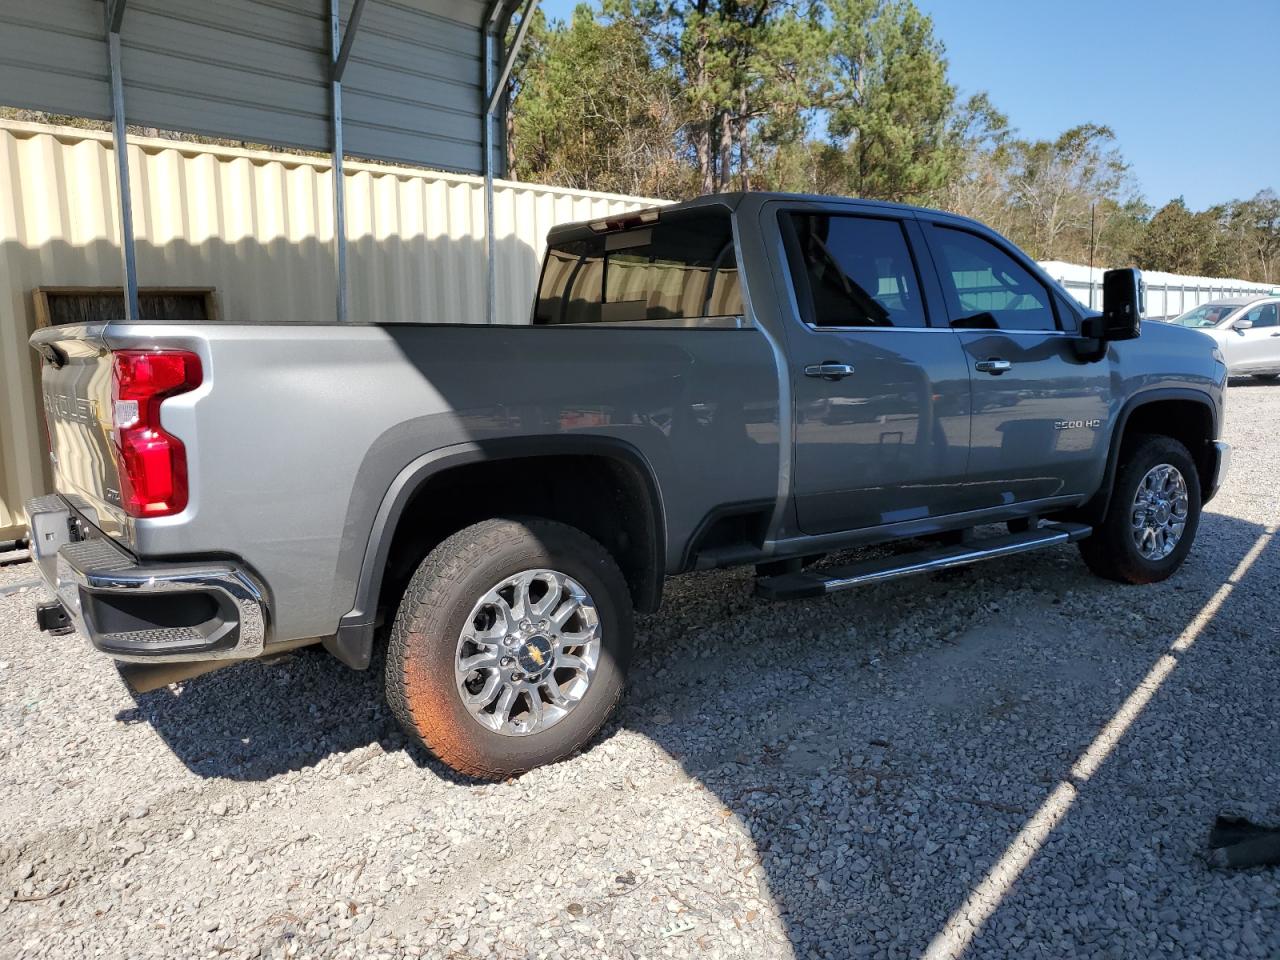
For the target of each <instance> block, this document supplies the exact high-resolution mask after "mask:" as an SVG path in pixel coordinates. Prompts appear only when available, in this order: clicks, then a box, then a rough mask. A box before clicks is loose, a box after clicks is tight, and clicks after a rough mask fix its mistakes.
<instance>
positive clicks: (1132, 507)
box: [1079, 436, 1200, 583]
mask: <svg viewBox="0 0 1280 960" xmlns="http://www.w3.org/2000/svg"><path fill="white" fill-rule="evenodd" d="M1199 526H1200V477H1199V474H1198V473H1197V471H1196V465H1195V463H1194V461H1192V459H1191V454H1190V453H1188V452H1187V448H1186V447H1185V446H1183V444H1182V443H1180V442H1179V441H1177V440H1174V439H1173V438H1172V437H1162V436H1140V437H1135V438H1134V440H1133V441H1132V442H1131V443H1128V444H1126V447H1125V450H1124V451H1123V452H1122V454H1121V460H1120V466H1119V469H1118V470H1117V471H1116V480H1115V487H1114V489H1113V490H1112V492H1111V502H1110V503H1109V504H1108V506H1107V514H1106V516H1105V517H1104V518H1103V520H1102V523H1101V524H1099V525H1098V527H1097V528H1096V529H1095V530H1094V532H1093V535H1092V536H1090V537H1088V538H1087V539H1085V540H1082V541H1080V544H1079V546H1080V555H1081V556H1082V557H1083V558H1084V562H1085V563H1086V564H1088V566H1089V569H1090V570H1092V571H1093V572H1094V573H1096V574H1097V575H1098V576H1100V577H1105V578H1106V579H1108V580H1117V581H1119V582H1121V583H1157V582H1158V581H1160V580H1164V579H1167V578H1168V577H1170V576H1171V575H1172V574H1173V573H1174V571H1176V570H1177V569H1178V567H1180V566H1182V561H1183V560H1185V559H1186V556H1187V553H1188V552H1189V551H1190V550H1191V544H1192V543H1193V542H1194V540H1195V538H1196V530H1197V529H1198V528H1199Z"/></svg>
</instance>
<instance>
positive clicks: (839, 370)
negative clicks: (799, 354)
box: [804, 360, 853, 380]
mask: <svg viewBox="0 0 1280 960" xmlns="http://www.w3.org/2000/svg"><path fill="white" fill-rule="evenodd" d="M804 375H805V376H806V377H817V378H819V379H821V380H843V379H844V378H845V377H848V376H852V375H853V364H851V363H837V362H836V361H834V360H824V361H823V362H822V363H811V364H809V365H808V366H807V367H805V368H804Z"/></svg>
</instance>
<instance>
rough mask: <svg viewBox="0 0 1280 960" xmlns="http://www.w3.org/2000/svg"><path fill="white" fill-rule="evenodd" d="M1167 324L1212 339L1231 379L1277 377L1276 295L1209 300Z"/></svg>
mask: <svg viewBox="0 0 1280 960" xmlns="http://www.w3.org/2000/svg"><path fill="white" fill-rule="evenodd" d="M1169 322H1170V323H1176V324H1178V325H1180V326H1183V327H1191V328H1193V329H1195V330H1199V331H1200V332H1201V333H1207V334H1208V335H1209V336H1211V337H1213V339H1214V340H1216V341H1217V342H1218V347H1219V348H1220V349H1221V350H1222V354H1223V356H1224V357H1226V361H1227V370H1228V371H1229V372H1230V374H1231V376H1233V377H1245V376H1247V377H1257V378H1258V379H1259V380H1275V379H1276V378H1278V377H1280V292H1277V293H1273V294H1270V295H1268V296H1263V297H1237V298H1234V299H1226V300H1213V301H1211V302H1209V303H1202V304H1201V305H1200V306H1198V307H1196V308H1195V309H1194V310H1188V311H1187V312H1186V313H1184V314H1182V315H1181V316H1179V317H1174V318H1173V319H1172V320H1170V321H1169Z"/></svg>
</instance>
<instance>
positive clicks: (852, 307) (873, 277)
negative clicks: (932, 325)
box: [789, 213, 926, 327]
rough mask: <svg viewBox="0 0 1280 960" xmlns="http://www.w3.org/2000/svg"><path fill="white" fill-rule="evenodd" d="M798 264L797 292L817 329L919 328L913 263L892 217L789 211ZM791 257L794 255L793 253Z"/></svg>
mask: <svg viewBox="0 0 1280 960" xmlns="http://www.w3.org/2000/svg"><path fill="white" fill-rule="evenodd" d="M789 216H790V217H791V222H792V225H793V226H794V227H795V231H796V239H797V241H798V243H799V257H800V260H801V262H800V263H799V264H796V263H792V265H791V273H792V279H793V280H794V282H795V284H796V292H797V294H798V295H800V296H801V297H803V289H804V288H805V287H807V289H808V291H809V293H810V295H811V296H812V298H813V310H812V314H811V316H810V317H809V318H808V319H810V320H811V322H812V323H813V324H814V326H818V327H923V326H926V322H925V312H924V305H923V303H922V302H921V299H920V282H919V278H918V277H917V276H916V268H915V263H914V262H913V261H912V259H911V251H910V249H909V248H908V247H907V238H906V236H905V235H904V234H903V232H902V224H900V223H899V222H898V221H896V220H877V219H873V218H871V217H856V216H843V215H838V214H810V213H793V214H790V215H789ZM793 256H794V254H793Z"/></svg>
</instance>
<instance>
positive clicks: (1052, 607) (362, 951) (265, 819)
mask: <svg viewBox="0 0 1280 960" xmlns="http://www.w3.org/2000/svg"><path fill="white" fill-rule="evenodd" d="M1229 408H1230V424H1229V430H1228V439H1229V440H1230V441H1231V442H1232V443H1233V444H1234V445H1235V447H1236V460H1235V465H1234V468H1233V473H1232V475H1231V478H1230V481H1229V483H1228V486H1227V488H1226V489H1225V491H1224V492H1223V493H1222V494H1221V496H1220V497H1219V498H1218V499H1217V500H1215V501H1214V503H1213V504H1212V505H1211V510H1210V512H1209V513H1208V514H1207V515H1206V517H1205V522H1204V525H1203V527H1202V528H1201V533H1200V538H1199V540H1198V542H1197V544H1196V548H1195V550H1194V551H1193V553H1192V554H1191V557H1190V559H1189V561H1188V562H1187V564H1186V566H1185V567H1184V569H1183V570H1182V572H1181V573H1180V574H1179V575H1177V576H1176V577H1174V578H1173V579H1172V580H1171V581H1169V582H1167V583H1164V584H1160V585H1158V586H1153V587H1145V588H1136V587H1122V586H1118V585H1114V584H1109V583H1104V582H1102V581H1099V580H1096V579H1094V578H1093V577H1091V576H1090V575H1089V574H1088V573H1087V572H1086V570H1085V569H1084V567H1083V565H1082V564H1081V562H1080V561H1079V560H1078V559H1077V556H1076V552H1075V550H1074V548H1064V549H1059V550H1052V551H1045V552H1041V553H1038V554H1031V555H1029V556H1028V557H1027V558H1025V559H1021V560H1017V561H1014V562H999V561H997V562H994V563H991V564H987V565H982V566H977V567H973V568H970V569H967V570H963V571H957V572H953V573H949V574H945V575H939V576H935V577H933V578H931V579H917V580H907V581H899V582H897V583H890V584H883V585H881V586H878V587H875V588H872V589H867V590H863V591H862V592H855V593H846V594H843V595H840V596H837V597H834V598H828V599H825V600H820V601H812V602H802V603H795V604H790V605H786V604H776V605H775V604H766V603H763V602H761V601H757V600H754V599H752V598H751V597H750V595H749V578H748V576H747V575H746V574H745V573H743V572H731V573H715V574H707V575H697V576H691V577H687V578H684V579H682V580H681V581H677V582H674V583H672V584H671V585H670V590H669V593H668V597H667V601H666V605H665V607H664V610H663V613H662V614H661V615H660V616H656V617H652V618H649V619H647V620H645V621H643V622H642V623H641V625H640V644H641V646H640V650H639V653H638V657H637V662H636V664H635V669H634V682H633V684H632V687H631V691H630V693H629V695H628V697H627V698H626V700H625V703H624V706H623V708H622V709H621V711H620V715H619V717H618V719H617V720H616V721H615V722H614V723H612V724H611V725H610V727H609V728H608V729H607V731H606V733H605V735H604V736H603V737H602V739H601V740H600V742H599V743H597V744H596V746H595V747H594V748H593V749H591V750H590V751H588V752H587V753H586V754H584V755H582V756H579V757H577V758H575V759H573V760H570V761H568V762H566V763H563V764H560V765H558V766H555V767H552V768H549V769H543V770H537V771H534V772H533V773H530V774H528V775H527V776H525V777H522V778H521V779H519V780H518V781H516V782H512V783H506V784H499V785H475V784H471V783H466V782H463V781H460V780H459V779H457V778H456V777H454V776H452V775H450V774H449V773H448V772H447V771H446V770H445V769H443V768H442V767H441V766H440V765H439V764H437V763H436V762H434V761H433V760H431V759H430V758H428V757H426V756H424V755H422V754H421V753H419V752H418V751H416V750H414V749H409V748H406V746H405V744H404V742H403V740H402V738H401V737H400V735H399V733H398V732H397V731H396V729H395V726H394V724H393V722H392V720H391V717H390V715H389V713H388V711H387V710H386V709H385V708H384V707H383V706H382V705H381V703H380V699H379V696H378V691H377V687H378V684H377V679H376V676H375V675H374V674H373V673H368V674H358V673H353V672H350V671H348V670H346V669H345V668H343V667H342V666H340V665H339V664H338V663H337V662H336V661H333V660H331V659H329V658H328V657H327V656H326V655H323V654H320V653H314V652H310V651H304V652H301V653H297V654H294V655H292V656H289V657H287V658H285V659H282V660H279V661H276V662H273V663H263V664H247V665H242V666H238V667H235V668H232V669H228V670H225V671H222V672H220V673H217V674H212V675H209V676H205V677H201V678H198V679H195V680H192V681H189V682H187V683H186V684H185V685H182V686H181V687H173V688H169V689H167V690H161V691H158V692H156V693H152V694H148V695H146V696H142V697H138V698H134V697H131V696H130V695H129V694H128V693H127V692H126V690H125V688H124V686H123V685H122V683H121V682H120V680H119V679H118V677H117V675H116V673H115V671H114V669H113V668H112V666H111V665H110V663H109V662H108V661H106V660H104V659H102V658H100V657H97V656H91V655H90V654H89V652H88V650H87V649H86V648H85V646H84V645H83V643H82V642H81V641H80V640H78V639H77V638H76V637H74V636H70V637H46V636H42V635H41V634H39V633H38V632H37V631H36V630H35V629H34V627H33V626H32V622H33V613H32V610H33V607H34V605H35V602H36V599H37V596H36V594H35V592H34V591H23V590H18V591H11V592H8V593H5V592H4V591H5V590H6V589H7V588H11V587H13V586H14V585H17V584H20V583H22V582H23V581H26V580H30V579H31V578H32V577H33V576H34V575H35V574H34V570H33V568H32V567H31V565H30V564H22V565H18V566H5V567H0V929H2V930H3V931H4V933H3V936H0V957H33V958H34V957H40V958H49V957H88V956H96V957H126V956H127V957H146V956H157V957H173V956H184V957H187V956H190V957H195V956H223V955H225V956H230V957H241V956H244V957H250V956H264V957H268V956H270V957H279V956H296V957H308V956H312V957H331V956H338V957H348V956H350V957H356V956H358V957H379V956H381V957H401V956H414V957H416V956H430V957H457V958H462V957H488V956H494V957H520V958H523V957H544V956H558V957H564V958H580V957H587V956H606V957H623V958H627V957H646V958H647V957H686V956H688V957H752V958H756V957H766V958H770V957H791V956H793V955H794V956H798V957H812V956H818V957H864V956H865V957H905V956H915V955H919V954H921V953H924V952H925V951H926V950H927V949H928V948H929V946H930V944H931V943H933V942H934V940H935V937H938V936H939V934H941V933H942V932H943V931H944V930H949V931H950V934H949V935H948V936H949V939H940V940H939V941H937V942H936V943H934V949H935V953H934V954H933V955H934V956H944V955H955V954H958V953H960V952H962V951H963V950H965V949H967V951H968V954H967V955H968V956H975V957H976V956H982V957H988V956H991V957H1001V956H1009V957H1068V956H1069V957H1108V958H1111V957H1117V958H1118V957H1139V956H1153V955H1156V954H1160V955H1164V956H1173V957H1214V956H1246V957H1280V875H1278V874H1277V872H1276V871H1274V870H1271V871H1268V870H1251V871H1240V872H1223V871H1218V870H1214V869H1212V868H1210V867H1209V866H1207V865H1206V863H1205V862H1204V861H1203V859H1202V848H1203V844H1204V840H1205V836H1206V833H1207V831H1208V828H1209V825H1210V823H1211V822H1212V819H1213V817H1214V816H1215V814H1217V813H1218V812H1219V811H1235V812H1241V813H1244V814H1248V815H1251V816H1254V817H1258V818H1263V819H1267V818H1270V819H1280V729H1278V724H1280V720H1278V717H1277V705H1278V703H1280V642H1278V641H1280V633H1278V631H1277V627H1276V596H1277V594H1276V591H1275V589H1274V585H1275V583H1276V582H1277V579H1280V542H1276V541H1273V540H1266V539H1265V537H1266V533H1265V531H1266V530H1267V529H1269V528H1271V527H1273V526H1274V525H1275V524H1276V522H1277V518H1278V517H1280V495H1278V488H1277V485H1276V478H1277V477H1278V476H1280V436H1278V435H1277V430H1276V424H1278V423H1280V387H1263V386H1250V385H1244V384H1241V385H1238V386H1234V387H1233V388H1232V389H1231V396H1230V402H1229ZM1260 538H1262V539H1263V545H1262V546H1260V547H1257V545H1258V544H1259V542H1260ZM1251 549H1253V553H1252V554H1250V551H1251ZM1247 556H1253V557H1254V560H1253V562H1252V563H1251V564H1250V565H1248V567H1247V569H1246V570H1238V568H1239V566H1240V564H1241V561H1242V559H1244V558H1246V557H1247ZM1233 571H1237V582H1236V583H1235V584H1234V586H1232V588H1231V589H1230V590H1222V589H1221V588H1222V586H1223V584H1224V583H1226V582H1227V581H1228V578H1229V577H1231V576H1232V574H1233ZM1206 605H1208V606H1206ZM1180 639H1181V642H1179V640H1180ZM1192 641H1194V643H1192ZM1171 647H1172V648H1173V649H1174V651H1175V652H1174V656H1173V658H1171V659H1162V658H1165V657H1166V656H1167V655H1168V654H1169V652H1170V650H1171ZM1161 664H1163V665H1164V666H1163V667H1161ZM1153 667H1157V668H1158V670H1159V671H1162V672H1158V673H1157V675H1156V676H1155V679H1154V680H1153V679H1152V678H1151V677H1149V676H1148V672H1149V671H1151V670H1152V668H1153ZM1144 677H1146V678H1147V682H1146V684H1145V685H1144V684H1143V683H1142V681H1143V679H1144ZM1135 691H1138V694H1135ZM1148 694H1149V695H1150V697H1149V700H1147V701H1146V702H1145V705H1144V704H1143V702H1142V701H1143V698H1145V697H1146V696H1147V695H1148ZM1135 696H1137V697H1138V701H1137V706H1140V707H1142V709H1141V710H1140V711H1135V710H1133V709H1129V708H1130V707H1133V706H1134V705H1135V700H1134V697H1135ZM1126 703H1127V704H1128V707H1124V708H1123V709H1122V705H1125V704H1126ZM1116 716H1119V717H1120V718H1122V720H1123V719H1124V718H1128V719H1130V720H1131V721H1132V725H1131V726H1130V727H1129V728H1128V730H1127V732H1124V735H1123V736H1122V737H1120V738H1119V741H1118V744H1116V743H1114V742H1113V741H1114V740H1115V737H1114V736H1112V734H1116V733H1117V732H1121V730H1120V728H1117V727H1116V723H1117V722H1119V721H1115V720H1113V718H1114V717H1116ZM1109 723H1110V726H1107V725H1108V724H1109ZM1100 732H1101V733H1102V737H1101V739H1099V740H1095V738H1098V737H1099V735H1100ZM1091 744H1092V745H1093V746H1092V747H1091V746H1090V745H1091ZM1082 755H1083V756H1085V757H1086V761H1087V762H1082V765H1077V767H1076V774H1075V775H1074V776H1073V774H1072V768H1073V764H1076V763H1077V760H1078V759H1079V758H1080V757H1082ZM1089 758H1092V759H1089ZM1099 759H1100V760H1101V762H1100V764H1098V763H1096V761H1098V760H1099ZM1082 766H1083V767H1084V768H1085V769H1083V770H1082ZM1094 767H1096V769H1093V768H1094ZM1063 797H1066V798H1067V802H1066V805H1065V806H1064V805H1063V803H1061V802H1059V801H1062V799H1063ZM1055 804H1056V806H1055ZM1046 809H1048V810H1050V811H1051V812H1052V813H1053V814H1054V815H1053V817H1052V818H1051V820H1050V822H1048V824H1047V825H1046V823H1045V816H1044V813H1045V810H1046ZM1037 825H1039V826H1038V827H1037ZM1020 832H1021V833H1020ZM1015 840H1016V841H1017V842H1015ZM1033 853H1034V854H1035V856H1034V857H1032V856H1031V854H1033ZM1028 859H1029V865H1026V866H1025V869H1021V868H1022V866H1023V865H1024V864H1025V863H1026V861H1027V860H1028ZM993 868H996V869H995V870H994V871H993ZM989 874H991V876H988V875H989ZM984 878H986V881H985V882H984ZM975 891H977V892H976V893H975ZM966 917H967V918H968V919H966ZM988 917H989V918H988ZM984 918H988V919H986V922H985V923H981V922H980V921H981V920H983V919H984ZM949 920H950V921H951V923H950V926H948V922H949ZM975 923H977V926H976V927H975V926H974V925H973V924H975Z"/></svg>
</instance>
